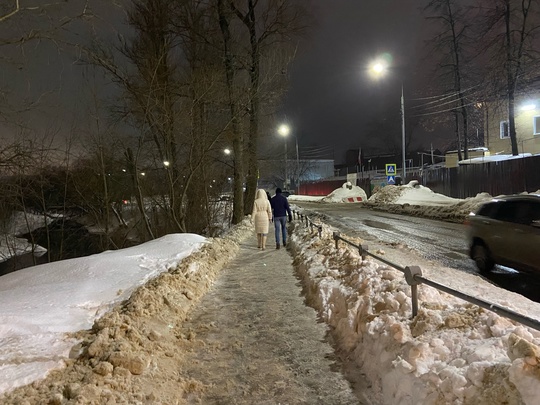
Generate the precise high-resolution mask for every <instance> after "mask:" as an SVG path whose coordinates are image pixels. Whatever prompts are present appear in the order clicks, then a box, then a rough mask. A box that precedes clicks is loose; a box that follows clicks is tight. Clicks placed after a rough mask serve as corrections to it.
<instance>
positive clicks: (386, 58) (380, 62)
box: [369, 54, 406, 181]
mask: <svg viewBox="0 0 540 405" xmlns="http://www.w3.org/2000/svg"><path fill="white" fill-rule="evenodd" d="M391 60H392V57H391V56H390V55H389V54H384V55H383V56H382V57H381V58H380V59H377V60H376V61H374V62H373V63H372V64H371V65H370V67H369V73H370V75H371V77H372V78H374V79H379V78H381V77H382V76H384V75H385V74H386V73H387V72H388V69H389V66H390V62H391ZM401 155H402V162H401V164H402V168H403V169H402V172H401V176H402V181H405V174H406V168H405V99H404V97H403V80H402V81H401Z"/></svg>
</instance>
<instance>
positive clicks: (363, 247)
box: [293, 211, 540, 331]
mask: <svg viewBox="0 0 540 405" xmlns="http://www.w3.org/2000/svg"><path fill="white" fill-rule="evenodd" d="M295 213H296V215H297V218H300V219H301V220H302V222H305V224H306V226H310V227H311V233H313V230H314V228H317V230H318V235H319V238H320V237H321V235H322V225H321V224H316V223H314V222H313V221H311V219H309V218H308V216H307V215H304V214H302V213H299V212H296V211H293V216H294V214H295ZM333 239H334V241H335V244H336V249H338V244H339V241H342V242H344V243H347V244H348V245H350V246H352V247H354V248H356V249H358V253H359V254H360V256H361V257H362V260H365V259H366V257H367V256H370V257H373V258H374V259H376V260H378V261H380V262H382V263H384V264H386V265H388V266H390V267H393V268H395V269H396V270H398V271H400V272H402V273H403V274H404V276H405V281H406V282H407V284H409V285H410V286H411V305H412V317H413V318H414V317H416V316H417V315H418V285H420V284H425V285H428V286H430V287H433V288H436V289H437V290H440V291H443V292H445V293H447V294H450V295H453V296H454V297H457V298H460V299H462V300H464V301H467V302H470V303H471V304H475V305H478V306H479V307H482V308H484V309H487V310H489V311H491V312H494V313H496V314H498V315H500V316H503V317H505V318H508V319H511V320H513V321H516V322H519V323H521V324H523V325H525V326H528V327H530V328H533V329H536V330H538V331H540V321H538V320H536V319H533V318H529V317H528V316H525V315H521V314H518V313H517V312H514V311H511V310H509V309H506V308H504V307H501V306H499V305H497V304H493V303H491V302H488V301H485V300H482V299H479V298H475V297H473V296H471V295H468V294H466V293H463V292H461V291H458V290H455V289H453V288H451V287H448V286H445V285H444V284H440V283H437V282H435V281H433V280H429V279H427V278H425V277H423V276H422V269H420V267H419V266H406V267H403V266H400V265H398V264H396V263H392V262H391V261H389V260H386V259H385V258H383V257H381V256H378V255H376V254H373V253H371V252H370V251H369V247H368V245H367V244H360V245H357V244H355V243H353V242H351V241H349V240H347V239H345V238H343V237H342V236H341V235H340V233H339V232H333Z"/></svg>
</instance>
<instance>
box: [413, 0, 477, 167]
mask: <svg viewBox="0 0 540 405" xmlns="http://www.w3.org/2000/svg"><path fill="white" fill-rule="evenodd" d="M424 11H425V12H426V13H429V15H428V17H427V18H428V19H430V20H433V21H435V22H437V23H438V24H439V27H440V30H439V32H438V34H437V35H436V36H435V38H434V39H433V40H432V41H431V43H432V44H433V49H434V52H433V54H438V55H442V57H441V60H440V62H439V64H438V69H437V73H438V77H439V78H440V79H441V81H442V82H443V83H448V84H449V89H448V88H447V89H445V90H446V91H447V93H449V95H448V96H445V97H441V98H439V99H437V100H430V101H428V102H426V103H425V104H424V108H425V109H426V110H427V111H428V114H431V113H433V111H436V110H438V111H441V112H444V113H446V114H451V115H452V116H453V121H454V131H455V134H456V142H457V150H458V159H459V160H462V158H464V159H468V154H469V153H468V152H469V140H468V138H469V112H468V111H469V108H470V106H469V101H468V99H467V97H468V95H469V94H467V92H466V88H465V87H464V84H465V82H466V81H467V77H466V72H467V71H470V70H469V69H470V60H471V50H472V43H473V41H472V21H471V16H472V14H473V10H472V9H471V7H468V6H465V5H464V4H463V2H461V1H459V0H431V1H430V2H429V3H428V5H427V6H426V7H425V9H424ZM469 83H470V80H469ZM430 118H431V116H430ZM461 150H463V153H464V156H463V157H462V155H461Z"/></svg>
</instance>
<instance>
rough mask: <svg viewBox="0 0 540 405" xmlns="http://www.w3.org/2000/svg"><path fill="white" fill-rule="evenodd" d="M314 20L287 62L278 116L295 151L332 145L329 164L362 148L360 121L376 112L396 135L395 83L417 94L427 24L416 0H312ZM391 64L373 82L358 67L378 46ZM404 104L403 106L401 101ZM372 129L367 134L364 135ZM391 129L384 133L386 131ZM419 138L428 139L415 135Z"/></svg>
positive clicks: (397, 103) (365, 142) (368, 120)
mask: <svg viewBox="0 0 540 405" xmlns="http://www.w3.org/2000/svg"><path fill="white" fill-rule="evenodd" d="M315 3H316V4H317V8H315V9H314V10H313V13H314V15H315V18H316V19H317V25H316V26H315V27H314V28H313V30H312V33H311V35H310V37H309V38H307V39H306V40H305V41H304V42H302V43H301V45H300V49H299V55H298V56H297V58H296V60H295V61H294V62H293V65H292V67H291V69H290V72H289V74H290V84H291V87H290V91H289V93H288V96H287V100H286V103H285V106H284V108H283V110H282V111H281V114H282V116H281V119H283V120H286V121H288V122H289V123H290V125H291V127H292V128H293V129H294V131H295V134H296V135H297V137H298V142H299V146H300V150H301V152H302V150H304V151H308V150H309V149H310V148H313V147H315V146H318V147H322V146H325V145H327V146H332V147H333V149H334V157H335V159H336V163H339V161H341V160H343V159H344V153H345V151H346V150H347V149H353V148H354V149H357V148H359V147H362V148H363V149H366V150H367V149H369V145H370V143H372V142H371V141H370V140H369V139H366V137H367V136H368V135H367V134H366V131H365V128H366V126H367V125H373V124H372V123H373V120H374V117H375V116H379V115H381V114H382V115H384V116H386V118H387V119H388V120H394V121H395V125H396V133H395V138H396V142H400V139H401V129H400V128H401V127H400V122H401V121H400V114H399V109H400V95H401V82H402V81H403V84H404V86H405V94H406V98H405V102H406V104H407V95H408V94H413V93H414V94H422V90H423V89H422V84H423V80H422V79H423V76H424V75H426V74H427V70H428V69H427V68H426V66H425V63H426V62H425V60H424V54H425V39H426V38H428V37H429V33H428V31H429V26H428V23H427V22H426V20H425V19H424V17H423V16H422V14H421V10H420V8H419V7H420V4H421V2H418V1H417V0H361V1H359V0H332V1H328V0H318V1H316V2H315ZM384 52H386V53H389V54H390V55H392V57H393V64H394V65H395V67H396V68H398V69H396V71H395V72H392V74H390V75H389V76H388V77H386V78H385V79H384V80H379V81H378V82H374V81H373V80H372V79H370V78H369V76H368V75H367V72H366V71H365V70H364V69H365V68H366V66H367V65H368V64H369V62H370V61H372V60H373V59H374V58H376V57H377V56H378V55H380V54H382V53H384ZM406 110H407V108H406ZM371 136H373V135H371ZM388 136H391V135H388ZM416 138H418V135H417V136H416ZM418 142H424V143H426V142H427V145H428V146H429V143H430V142H429V139H428V140H427V141H426V140H425V137H424V141H421V139H418V140H417V143H418Z"/></svg>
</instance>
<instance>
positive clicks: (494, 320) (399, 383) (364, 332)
mask: <svg viewBox="0 0 540 405" xmlns="http://www.w3.org/2000/svg"><path fill="white" fill-rule="evenodd" d="M389 187H392V186H389ZM385 188H387V187H385ZM390 190H392V189H390ZM314 235H315V234H311V233H310V232H309V228H303V227H302V226H296V228H295V232H294V233H293V235H292V237H291V241H292V243H293V250H294V251H295V253H296V254H297V256H296V259H295V264H296V265H297V269H298V272H299V274H300V276H301V277H302V278H303V281H304V283H305V285H306V288H305V291H306V292H307V293H308V297H307V299H308V302H309V303H310V305H312V306H314V307H315V308H316V309H317V310H318V311H319V313H320V316H321V318H322V319H323V320H324V321H325V322H326V323H328V324H329V325H331V326H332V329H333V331H334V333H335V338H336V339H335V340H336V342H337V343H338V345H339V346H340V347H341V349H342V350H344V351H345V353H346V354H345V355H346V356H347V357H348V358H350V359H353V360H354V362H355V363H356V364H357V365H358V366H359V367H360V368H361V371H362V372H363V373H364V374H365V376H366V378H367V379H368V380H369V383H370V384H371V386H372V390H373V391H372V392H371V393H368V394H367V395H368V396H370V397H371V398H370V400H371V401H373V402H374V403H384V404H411V405H412V404H420V403H421V404H428V405H429V404H442V403H445V404H448V403H454V404H463V403H469V404H470V403H479V404H494V403H507V404H521V403H525V404H528V405H533V404H538V403H540V388H539V387H540V350H539V345H540V332H538V331H535V330H533V329H529V328H526V327H524V326H522V325H520V324H514V323H513V322H511V321H509V320H507V319H505V318H503V317H500V316H498V315H496V314H495V313H492V312H490V311H486V310H483V309H482V308H479V307H477V306H475V305H472V304H469V303H467V302H465V301H462V300H459V299H457V298H454V297H452V296H450V295H448V294H445V293H442V292H439V291H438V290H436V289H434V288H431V287H428V286H425V285H420V286H419V288H418V290H419V302H420V308H419V314H418V316H417V317H416V318H415V319H413V320H411V313H412V309H411V300H410V286H408V285H407V283H406V282H405V279H404V276H403V275H402V274H401V273H400V272H399V271H397V270H394V269H392V268H390V267H387V266H386V265H381V264H378V262H376V261H375V260H374V259H368V260H362V258H361V257H360V256H359V255H358V252H357V250H356V249H354V248H351V247H349V246H347V245H345V244H344V243H342V244H341V245H340V246H339V249H338V250H337V251H336V249H335V245H334V241H333V239H332V230H331V229H330V228H328V227H326V226H323V234H322V238H321V239H319V238H318V237H314ZM348 239H350V240H353V241H354V239H353V238H348ZM360 242H361V241H360V240H356V241H355V243H360Z"/></svg>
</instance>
